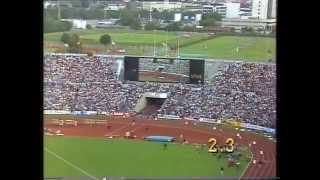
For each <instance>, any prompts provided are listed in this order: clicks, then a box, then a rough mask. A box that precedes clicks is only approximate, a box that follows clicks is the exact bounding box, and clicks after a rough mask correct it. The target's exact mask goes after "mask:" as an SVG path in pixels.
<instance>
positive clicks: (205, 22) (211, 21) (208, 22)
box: [199, 18, 216, 26]
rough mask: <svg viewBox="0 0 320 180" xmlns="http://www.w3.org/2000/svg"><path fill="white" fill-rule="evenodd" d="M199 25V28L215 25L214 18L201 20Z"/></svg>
mask: <svg viewBox="0 0 320 180" xmlns="http://www.w3.org/2000/svg"><path fill="white" fill-rule="evenodd" d="M199 23H200V26H214V25H216V20H215V19H214V18H208V19H202V20H201V21H200V22H199Z"/></svg>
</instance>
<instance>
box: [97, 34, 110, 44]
mask: <svg viewBox="0 0 320 180" xmlns="http://www.w3.org/2000/svg"><path fill="white" fill-rule="evenodd" d="M99 41H100V43H101V44H103V45H104V46H107V45H108V44H110V43H111V37H110V35H109V34H105V35H102V36H101V37H100V40H99Z"/></svg>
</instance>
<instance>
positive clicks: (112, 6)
mask: <svg viewBox="0 0 320 180" xmlns="http://www.w3.org/2000/svg"><path fill="white" fill-rule="evenodd" d="M124 8H126V4H124V3H122V2H116V3H110V4H108V5H107V7H105V8H104V10H105V11H106V10H109V11H119V10H121V9H124Z"/></svg>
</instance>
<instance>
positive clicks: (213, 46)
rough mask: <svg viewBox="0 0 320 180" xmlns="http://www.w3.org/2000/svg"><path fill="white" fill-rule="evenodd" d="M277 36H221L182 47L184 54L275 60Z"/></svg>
mask: <svg viewBox="0 0 320 180" xmlns="http://www.w3.org/2000/svg"><path fill="white" fill-rule="evenodd" d="M275 45H276V44H275V38H267V37H245V36H221V37H217V38H214V39H211V40H208V41H204V42H201V43H197V44H194V45H191V46H187V47H183V48H181V50H180V51H181V53H182V54H201V55H204V56H207V57H211V58H217V59H230V60H244V59H245V60H249V61H265V60H268V59H270V58H272V59H273V60H275V54H276V46H275Z"/></svg>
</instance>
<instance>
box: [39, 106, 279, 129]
mask: <svg viewBox="0 0 320 180" xmlns="http://www.w3.org/2000/svg"><path fill="white" fill-rule="evenodd" d="M44 114H49V115H50V114H51V115H60V114H61V115H106V116H110V115H111V116H113V117H114V118H116V119H117V118H128V117H130V114H129V113H123V112H113V113H107V112H96V111H73V112H71V111H64V110H45V111H44ZM157 119H168V120H181V119H183V120H190V121H199V122H206V123H212V124H226V125H231V126H232V127H236V128H245V129H253V130H259V131H264V132H267V133H273V134H275V132H276V130H275V129H273V128H267V127H263V126H258V125H253V124H249V123H242V122H238V121H235V120H233V119H228V120H221V119H209V118H198V119H197V118H192V117H184V118H181V117H180V116H176V115H167V114H158V115H157ZM60 123H61V122H60Z"/></svg>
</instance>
